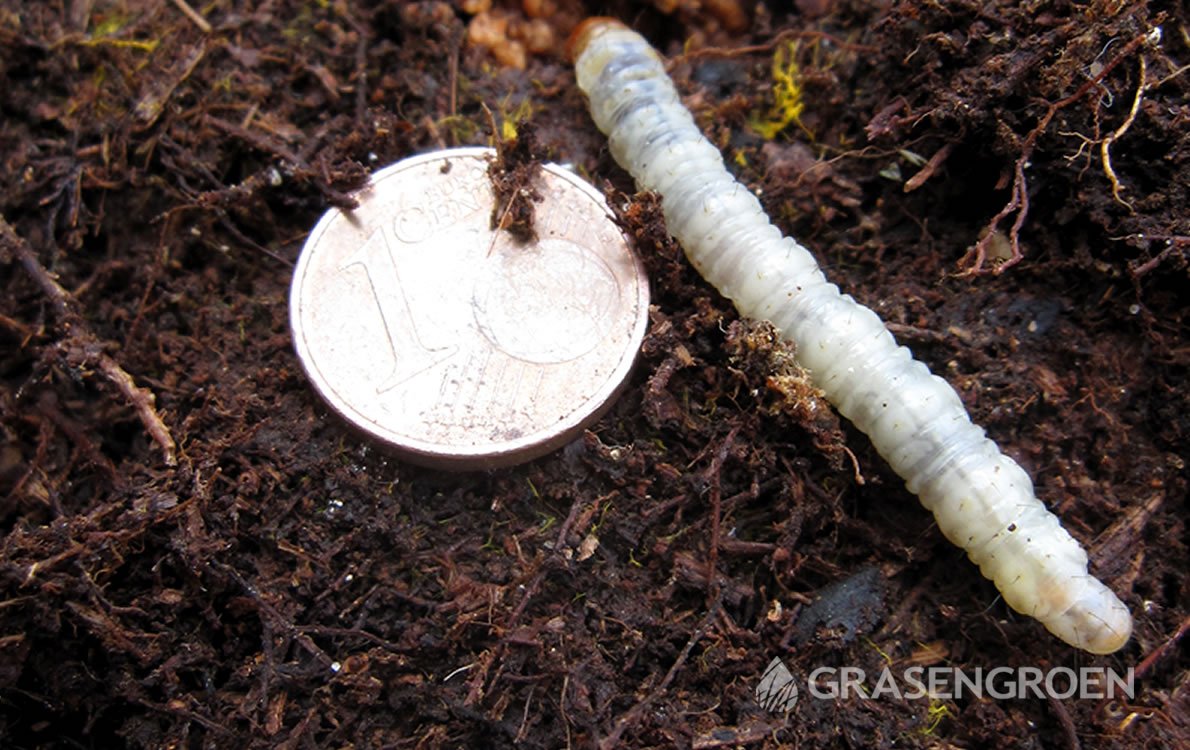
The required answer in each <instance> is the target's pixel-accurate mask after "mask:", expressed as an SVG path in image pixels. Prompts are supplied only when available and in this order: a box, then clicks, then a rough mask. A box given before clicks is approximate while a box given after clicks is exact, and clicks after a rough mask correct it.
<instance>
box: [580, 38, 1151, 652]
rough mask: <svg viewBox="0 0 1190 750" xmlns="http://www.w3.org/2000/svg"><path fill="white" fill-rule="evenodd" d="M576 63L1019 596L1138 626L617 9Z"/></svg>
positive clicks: (639, 162)
mask: <svg viewBox="0 0 1190 750" xmlns="http://www.w3.org/2000/svg"><path fill="white" fill-rule="evenodd" d="M572 51H573V52H574V53H576V54H575V55H574V56H575V74H576V77H577V79H578V85H579V88H581V89H582V91H583V92H584V93H585V94H586V95H587V98H588V100H589V102H590V108H591V116H592V118H593V119H594V120H595V124H596V125H597V126H598V127H599V129H600V130H602V131H603V132H604V133H606V134H607V137H608V143H609V146H610V148H611V152H612V156H614V157H615V159H616V161H617V162H619V163H620V165H621V166H623V167H624V168H625V169H627V170H628V171H629V172H630V173H631V174H632V176H633V177H634V178H635V179H636V183H637V185H638V186H639V187H640V188H641V189H642V190H652V191H656V192H657V193H659V194H660V195H661V200H662V209H663V211H664V213H665V219H666V223H667V224H668V227H669V230H670V232H672V233H673V235H674V236H675V237H676V238H677V239H678V241H679V242H680V243H681V245H682V247H683V248H685V250H686V255H687V257H689V259H690V262H691V263H693V264H694V266H695V267H696V268H697V269H698V270H699V272H701V273H702V275H703V276H704V277H705V278H706V279H707V280H708V281H709V282H710V283H711V284H713V285H714V286H715V287H716V288H717V289H718V290H719V291H720V292H722V293H723V295H724V296H726V297H728V298H729V299H731V300H732V301H733V302H734V303H735V306H736V308H737V309H738V310H739V311H740V314H741V315H744V316H747V317H751V318H757V319H763V320H768V321H770V322H772V324H773V325H774V326H776V327H777V329H778V330H780V331H781V332H782V334H783V335H784V336H786V337H787V338H789V339H791V340H792V341H793V342H794V343H795V344H796V345H797V358H798V359H799V361H800V362H801V364H802V365H803V366H804V367H806V368H807V369H808V370H809V371H810V374H811V377H812V378H813V380H814V382H815V383H816V384H817V385H818V387H820V388H821V389H822V390H823V391H824V392H825V393H826V395H827V397H828V398H829V399H830V400H831V402H832V403H834V404H835V406H836V407H837V408H838V409H839V411H840V412H841V413H842V414H843V415H844V416H845V417H847V418H848V419H850V420H851V421H852V422H854V423H855V425H856V426H857V427H859V429H861V430H862V431H863V432H864V433H866V434H867V435H868V436H869V437H870V438H871V439H872V442H873V444H874V445H875V446H876V449H877V451H879V452H880V455H882V456H883V457H884V458H885V459H886V460H887V461H888V462H889V464H890V465H891V466H892V468H893V469H894V470H895V471H896V472H897V474H899V475H900V476H901V477H902V478H904V480H905V483H906V486H908V488H909V490H910V491H911V492H913V493H914V494H916V495H917V496H918V497H919V498H920V499H921V503H922V505H924V506H925V507H926V508H927V509H928V510H930V511H932V512H933V514H934V517H935V518H936V519H937V521H938V526H939V528H940V529H941V530H942V533H943V534H945V535H946V538H947V539H949V540H951V541H952V542H954V543H955V544H958V545H960V546H961V547H962V548H963V549H965V550H966V551H967V554H968V556H969V557H970V558H971V560H972V562H974V563H975V564H976V565H978V566H979V568H980V571H981V572H982V573H983V575H985V576H986V577H988V578H990V579H991V580H992V581H993V582H994V583H995V584H996V588H998V589H999V590H1000V593H1001V594H1002V595H1003V596H1004V600H1005V601H1006V602H1007V603H1008V604H1009V606H1011V607H1012V608H1013V609H1015V610H1016V611H1017V612H1021V613H1023V614H1026V615H1030V616H1032V617H1034V618H1036V619H1037V620H1039V621H1040V622H1041V623H1042V624H1044V625H1045V627H1046V628H1048V629H1049V630H1050V632H1052V633H1053V634H1054V635H1056V636H1058V637H1059V638H1061V639H1062V640H1064V641H1066V642H1067V643H1069V644H1070V645H1072V646H1076V647H1078V648H1081V649H1084V650H1086V651H1090V652H1092V653H1096V654H1106V653H1111V652H1113V651H1115V650H1117V649H1119V648H1120V647H1122V646H1123V645H1124V644H1125V643H1126V642H1127V641H1128V638H1129V635H1130V634H1131V632H1132V618H1131V616H1130V615H1129V612H1128V609H1127V607H1125V606H1124V604H1123V603H1122V602H1121V601H1120V600H1119V599H1118V598H1117V597H1116V595H1115V594H1114V593H1112V592H1111V590H1109V589H1108V588H1107V587H1106V586H1104V585H1103V584H1102V583H1101V582H1100V581H1099V580H1097V579H1096V578H1094V577H1093V576H1091V575H1089V574H1088V572H1087V553H1086V552H1085V551H1084V550H1083V548H1082V547H1081V546H1079V544H1078V542H1076V541H1075V540H1074V538H1073V537H1071V536H1070V534H1069V533H1068V532H1067V531H1066V530H1065V529H1064V528H1062V526H1061V524H1060V523H1059V521H1058V519H1057V517H1055V516H1054V515H1053V514H1052V513H1050V512H1049V511H1048V510H1046V508H1045V506H1044V505H1042V503H1041V502H1040V501H1039V500H1038V499H1037V498H1036V497H1035V495H1034V493H1033V483H1032V481H1031V480H1030V479H1029V476H1028V475H1027V474H1026V473H1025V471H1024V470H1023V469H1021V467H1020V466H1019V465H1018V464H1017V463H1016V462H1015V461H1013V460H1012V459H1011V458H1008V457H1007V456H1005V455H1004V454H1003V453H1001V452H1000V450H999V448H997V447H996V444H995V443H993V442H992V441H991V440H989V439H988V438H987V437H985V434H984V431H983V430H982V429H981V428H979V427H977V426H976V425H974V424H972V422H971V419H970V417H968V416H967V412H966V410H965V409H964V408H963V404H962V401H961V400H960V399H959V396H958V394H957V393H956V392H955V390H954V389H953V388H952V387H951V386H950V385H949V384H948V383H947V382H946V381H944V380H942V379H941V378H939V377H937V376H935V375H932V374H930V371H929V369H928V368H927V367H926V366H925V365H923V364H922V363H920V362H918V361H916V360H914V359H913V356H912V355H911V354H910V352H909V350H908V349H906V348H905V347H901V346H898V345H897V343H896V341H894V339H893V337H892V334H890V333H889V332H888V329H887V328H885V327H884V324H883V322H882V321H881V320H880V318H879V317H877V315H876V314H875V313H874V312H872V311H871V310H869V309H868V308H866V307H864V306H862V305H860V304H858V303H856V301H855V300H854V299H852V298H851V297H850V296H849V295H845V294H840V293H839V289H838V287H836V286H835V285H833V284H830V283H828V282H827V280H826V277H825V276H823V274H822V271H820V270H819V268H818V264H817V263H816V262H815V261H814V258H813V256H811V255H810V252H809V251H808V250H806V249H805V248H804V247H802V246H801V245H799V244H798V243H797V242H796V241H795V240H793V239H792V238H789V237H784V236H782V234H781V232H780V230H778V229H777V228H776V227H774V226H773V225H772V223H771V222H770V221H769V220H768V217H767V216H766V215H765V213H764V210H763V209H762V208H761V206H760V202H759V201H757V200H756V198H755V196H753V195H752V193H751V192H749V191H748V190H747V188H745V187H744V186H743V185H741V184H740V183H739V182H737V181H736V180H735V179H734V178H733V177H732V176H731V175H730V174H729V173H728V171H727V169H726V168H725V167H724V165H723V157H722V155H721V154H720V153H719V150H718V149H716V148H715V147H714V146H713V145H712V144H711V143H710V142H709V141H707V139H706V138H704V137H703V135H702V133H701V132H700V131H699V130H698V128H697V126H696V125H695V124H694V120H693V118H692V117H691V115H690V113H689V112H688V111H687V110H686V109H685V107H683V106H682V103H681V101H680V99H679V98H678V93H677V91H676V90H675V89H674V86H673V83H672V82H671V81H670V80H669V77H668V76H667V75H666V73H665V68H664V66H663V64H662V61H661V58H660V56H659V55H658V54H657V52H656V51H655V50H653V48H652V47H650V46H649V44H648V42H646V41H645V40H644V38H643V37H641V36H640V35H639V34H637V33H635V32H633V31H631V30H630V29H628V28H627V27H625V26H624V25H623V24H621V23H619V22H618V21H614V20H611V19H592V20H591V21H588V22H586V23H585V24H584V25H583V26H582V27H580V29H579V30H578V31H577V32H576V34H575V36H574V37H572Z"/></svg>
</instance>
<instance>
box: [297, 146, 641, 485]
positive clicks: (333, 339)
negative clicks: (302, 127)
mask: <svg viewBox="0 0 1190 750" xmlns="http://www.w3.org/2000/svg"><path fill="white" fill-rule="evenodd" d="M494 156H495V152H494V151H492V150H491V149H485V148H466V149H454V150H449V151H439V152H435V153H431V154H425V155H423V156H417V157H413V158H411V159H407V160H405V161H402V162H398V163H397V164H394V165H392V166H390V167H387V168H385V169H383V170H381V171H379V172H377V173H376V174H375V175H373V177H372V179H371V182H370V183H369V185H368V187H367V188H365V189H364V190H363V191H361V192H360V193H359V194H358V195H357V196H356V197H357V199H358V200H359V207H358V208H356V209H355V210H354V211H340V210H332V211H329V212H328V213H327V214H326V215H325V216H323V217H322V220H321V221H319V222H318V225H317V226H316V227H315V228H314V231H313V232H311V233H310V237H309V239H308V240H307V241H306V245H305V247H304V248H303V249H302V253H301V257H300V258H299V259H298V264H297V269H296V270H295V272H294V277H293V285H292V287H291V289H290V325H291V327H292V329H293V337H294V345H295V347H296V349H297V353H298V357H299V358H300V359H301V362H302V366H303V367H304V368H305V370H306V374H307V375H308V376H309V377H310V380H311V381H312V382H313V383H314V387H315V388H316V389H317V391H318V393H319V394H320V395H321V396H322V397H323V399H325V400H326V402H327V403H328V404H329V405H330V406H331V408H333V409H334V410H335V411H336V412H338V413H339V414H341V415H342V416H343V417H344V418H346V419H347V420H348V421H349V422H351V423H352V424H354V425H355V426H356V427H358V428H360V429H362V430H363V431H364V432H366V433H368V434H369V435H371V436H373V437H375V438H377V439H379V440H382V441H384V442H385V443H388V444H389V445H391V446H392V447H394V448H395V449H397V450H398V451H400V452H401V453H402V454H404V455H405V456H406V457H407V458H409V459H411V460H414V461H417V462H419V463H423V464H429V465H433V466H443V467H449V468H486V467H494V466H503V465H508V464H513V463H517V462H519V461H525V460H528V459H530V458H534V457H536V456H540V455H542V454H544V453H547V452H549V451H551V450H553V449H555V448H558V447H560V446H561V445H563V444H565V443H566V442H568V441H570V440H571V439H572V438H574V437H575V436H576V435H577V434H578V433H579V432H580V431H581V430H582V428H583V427H584V426H586V425H587V424H589V423H590V422H592V421H593V420H594V419H596V418H597V417H598V416H599V414H600V413H601V412H602V410H603V408H604V407H606V406H608V405H610V403H611V401H612V399H613V398H614V397H615V395H616V394H617V393H618V391H619V388H620V386H621V385H622V384H623V382H624V380H625V378H626V377H627V375H628V372H629V370H630V369H631V367H632V362H633V360H634V359H635V356H636V352H637V350H638V349H639V347H640V342H641V340H642V338H643V337H644V332H645V326H646V323H647V317H648V284H647V282H646V279H645V275H644V271H643V269H642V267H641V266H640V263H639V261H638V260H637V259H636V257H635V256H634V255H633V254H632V253H631V251H630V250H629V249H628V246H627V244H626V242H625V240H624V237H623V235H622V234H621V233H620V231H619V229H618V228H617V227H616V225H615V224H614V223H613V221H612V219H611V215H610V213H609V211H608V209H607V205H606V204H605V203H604V200H603V198H602V196H600V195H599V193H598V192H596V191H595V190H594V188H592V187H591V186H590V185H588V184H587V183H586V182H584V181H583V180H582V179H580V178H579V177H577V176H575V175H573V174H571V173H570V172H568V171H566V170H564V169H562V168H560V167H557V166H555V165H545V166H544V167H543V168H542V170H541V173H540V176H539V181H538V183H537V184H536V186H535V187H536V188H537V190H538V192H540V194H541V195H542V196H543V200H542V202H541V203H538V204H536V218H535V224H534V227H535V229H536V231H537V235H538V239H537V240H536V241H533V242H529V243H527V244H521V243H519V242H517V241H516V240H515V239H513V238H512V237H510V236H508V235H507V233H506V232H502V231H493V230H491V229H489V222H490V217H491V212H492V202H493V195H492V189H491V183H490V180H489V177H488V173H487V170H488V164H489V160H490V159H492V158H494Z"/></svg>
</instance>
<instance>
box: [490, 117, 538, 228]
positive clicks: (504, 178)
mask: <svg viewBox="0 0 1190 750" xmlns="http://www.w3.org/2000/svg"><path fill="white" fill-rule="evenodd" d="M542 156H543V155H542V154H541V152H540V147H539V146H538V144H537V136H536V135H535V133H534V125H533V123H532V122H530V121H527V120H522V121H521V122H519V123H517V126H516V136H515V137H514V138H512V139H511V140H508V141H504V140H501V139H500V138H499V137H498V136H497V137H496V159H495V160H494V161H493V162H492V163H491V165H490V166H489V167H488V176H489V177H490V178H491V180H492V192H493V193H494V194H495V196H496V201H495V205H493V206H492V221H491V227H492V229H493V230H503V231H505V232H508V233H509V234H510V235H512V237H513V238H514V239H515V240H516V241H517V242H520V243H521V244H525V243H528V242H534V241H536V240H537V229H536V228H535V227H534V226H533V217H534V214H535V211H534V206H535V205H536V204H537V203H540V202H541V200H542V196H541V191H540V190H539V189H538V187H537V180H538V179H539V176H540V174H541V160H542Z"/></svg>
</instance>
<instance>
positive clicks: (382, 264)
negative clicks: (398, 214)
mask: <svg viewBox="0 0 1190 750" xmlns="http://www.w3.org/2000/svg"><path fill="white" fill-rule="evenodd" d="M355 266H359V267H361V268H362V269H363V271H364V275H365V276H367V278H368V288H369V289H371V290H372V296H373V298H374V299H375V300H376V308H377V310H378V311H379V312H380V319H381V321H382V322H383V323H384V330H385V333H386V334H387V335H388V341H389V345H390V346H391V347H392V358H393V370H392V372H391V373H390V374H389V375H388V377H386V378H385V379H384V381H383V382H382V383H381V384H380V385H379V386H377V388H376V393H377V394H378V395H379V394H382V393H385V392H387V391H390V390H392V389H393V388H396V387H397V386H399V385H400V384H401V383H404V382H405V381H406V380H409V379H410V378H412V377H414V376H416V375H418V374H420V373H422V372H425V371H426V370H428V369H430V368H432V367H436V366H437V365H440V364H442V363H443V362H445V361H446V360H448V359H450V358H451V357H453V356H454V355H455V353H456V352H457V351H458V346H456V345H454V344H447V345H445V346H438V347H432V346H427V345H426V344H425V343H424V342H423V340H422V337H421V336H420V335H419V334H418V330H417V320H416V319H415V318H414V315H413V311H412V308H411V306H410V304H409V298H408V296H407V295H406V294H405V286H404V284H403V282H402V280H401V272H400V268H399V266H400V264H399V263H398V262H397V258H396V255H395V253H394V252H393V247H392V244H391V242H390V240H389V237H388V234H387V231H386V230H385V229H384V228H380V229H377V230H376V231H374V232H372V234H371V235H370V236H369V237H368V240H367V242H365V243H364V244H363V245H362V246H361V247H360V249H359V250H357V251H356V252H355V253H354V254H353V255H351V256H350V257H349V258H348V259H347V260H346V261H345V262H344V263H343V265H341V266H339V270H340V271H347V270H348V269H350V268H353V267H355Z"/></svg>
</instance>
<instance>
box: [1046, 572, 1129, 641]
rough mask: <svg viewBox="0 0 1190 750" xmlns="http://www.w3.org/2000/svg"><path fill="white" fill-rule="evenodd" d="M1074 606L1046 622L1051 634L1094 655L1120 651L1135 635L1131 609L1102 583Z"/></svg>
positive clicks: (1090, 590) (1092, 588) (1097, 584)
mask: <svg viewBox="0 0 1190 750" xmlns="http://www.w3.org/2000/svg"><path fill="white" fill-rule="evenodd" d="M1093 582H1094V583H1095V584H1096V585H1094V586H1091V587H1090V588H1089V589H1088V591H1087V593H1086V594H1085V595H1084V596H1083V598H1082V599H1080V600H1079V601H1077V602H1075V604H1074V606H1072V607H1071V608H1070V609H1068V610H1066V611H1065V612H1063V613H1062V614H1061V615H1058V616H1056V617H1053V618H1051V619H1049V620H1048V621H1046V622H1045V626H1046V628H1048V629H1049V631H1050V632H1051V633H1053V634H1054V635H1056V636H1058V637H1059V638H1061V639H1062V640H1064V641H1066V642H1067V643H1069V644H1070V645H1071V646H1074V647H1075V648H1081V649H1082V650H1083V651H1089V652H1090V653H1092V654H1110V653H1114V652H1116V651H1119V650H1120V649H1121V648H1123V647H1124V644H1126V643H1128V639H1129V638H1130V637H1131V636H1132V614H1131V613H1130V612H1129V611H1128V607H1126V606H1124V603H1123V602H1122V601H1120V600H1119V598H1118V597H1117V596H1116V595H1115V594H1114V593H1112V591H1111V590H1110V589H1108V588H1107V587H1106V586H1104V585H1103V584H1102V583H1100V582H1099V581H1093Z"/></svg>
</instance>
